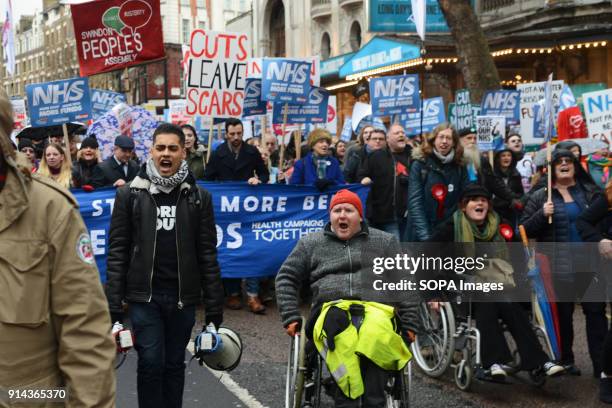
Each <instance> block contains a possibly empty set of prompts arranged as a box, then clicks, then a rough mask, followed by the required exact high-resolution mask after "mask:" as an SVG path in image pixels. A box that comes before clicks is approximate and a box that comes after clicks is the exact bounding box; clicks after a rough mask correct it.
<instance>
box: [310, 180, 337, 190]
mask: <svg viewBox="0 0 612 408" xmlns="http://www.w3.org/2000/svg"><path fill="white" fill-rule="evenodd" d="M314 185H315V187H316V188H317V189H318V190H319V191H325V190H327V188H328V187H329V186H333V185H334V182H333V181H331V180H328V179H317V180H316V181H315V182H314Z"/></svg>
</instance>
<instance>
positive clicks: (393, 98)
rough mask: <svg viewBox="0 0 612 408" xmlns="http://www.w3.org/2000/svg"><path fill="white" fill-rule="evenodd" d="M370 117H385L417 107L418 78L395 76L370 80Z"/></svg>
mask: <svg viewBox="0 0 612 408" xmlns="http://www.w3.org/2000/svg"><path fill="white" fill-rule="evenodd" d="M370 101H371V103H372V115H374V116H387V115H396V114H401V113H405V112H410V111H415V110H417V109H418V107H419V76H418V75H396V76H388V77H380V78H372V79H371V80H370Z"/></svg>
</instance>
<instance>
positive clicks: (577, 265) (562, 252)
mask: <svg viewBox="0 0 612 408" xmlns="http://www.w3.org/2000/svg"><path fill="white" fill-rule="evenodd" d="M568 191H569V193H570V194H571V196H572V198H573V200H574V202H575V203H576V204H577V205H578V206H579V207H580V209H581V212H584V211H586V210H587V209H588V208H589V207H590V205H591V203H592V202H593V201H594V200H595V199H596V198H597V197H598V195H599V194H600V190H599V188H598V187H597V185H595V184H590V183H585V184H581V183H580V182H578V183H577V184H576V185H574V186H572V187H570V188H569V189H568ZM546 201H548V188H542V189H539V190H538V191H536V192H535V193H534V194H533V195H531V196H530V197H529V199H528V201H527V205H526V206H525V210H524V211H523V214H522V216H521V223H522V224H523V226H524V227H525V231H526V233H527V236H528V237H529V238H535V239H536V240H537V241H538V250H539V251H540V252H541V253H543V254H545V255H547V256H548V258H549V261H550V262H551V269H552V271H553V273H556V274H558V275H560V276H559V278H558V279H560V280H564V281H573V279H574V275H575V272H577V271H578V269H581V270H591V269H592V266H591V265H592V263H591V262H592V261H593V260H592V259H590V257H589V255H588V252H587V251H586V248H584V247H583V246H582V245H581V244H580V243H570V242H569V240H570V223H569V218H568V216H567V213H566V212H565V205H564V201H563V197H562V196H561V194H560V193H559V192H558V191H557V189H553V192H552V201H553V204H554V206H555V212H554V214H553V216H552V224H549V223H548V218H547V217H546V216H545V215H544V209H543V206H544V203H546ZM553 242H554V243H556V245H552V244H550V243H553Z"/></svg>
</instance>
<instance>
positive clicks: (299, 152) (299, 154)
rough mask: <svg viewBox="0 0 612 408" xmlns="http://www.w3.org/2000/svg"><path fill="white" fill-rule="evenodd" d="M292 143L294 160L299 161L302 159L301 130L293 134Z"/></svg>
mask: <svg viewBox="0 0 612 408" xmlns="http://www.w3.org/2000/svg"><path fill="white" fill-rule="evenodd" d="M293 143H295V159H296V160H300V159H301V158H302V149H301V147H302V129H298V130H296V131H295V133H294V134H293Z"/></svg>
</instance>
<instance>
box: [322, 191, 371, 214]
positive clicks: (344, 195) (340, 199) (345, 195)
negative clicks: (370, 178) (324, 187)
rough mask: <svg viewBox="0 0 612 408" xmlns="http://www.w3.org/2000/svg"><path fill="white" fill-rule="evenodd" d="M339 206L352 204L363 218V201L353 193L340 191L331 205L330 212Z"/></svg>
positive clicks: (333, 198)
mask: <svg viewBox="0 0 612 408" xmlns="http://www.w3.org/2000/svg"><path fill="white" fill-rule="evenodd" d="M338 204H352V205H353V206H354V207H355V208H356V209H357V212H358V213H359V216H360V217H361V218H363V206H362V205H361V199H360V198H359V196H358V195H357V194H355V193H353V192H352V191H349V190H347V189H342V190H340V191H338V192H337V193H336V194H335V195H334V196H333V197H332V200H331V203H330V204H329V211H331V210H332V209H333V208H334V207H335V206H336V205H338Z"/></svg>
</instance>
